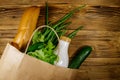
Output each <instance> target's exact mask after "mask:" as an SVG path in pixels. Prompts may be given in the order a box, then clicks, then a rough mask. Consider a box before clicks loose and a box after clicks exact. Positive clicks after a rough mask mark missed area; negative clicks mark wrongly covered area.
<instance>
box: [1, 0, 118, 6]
mask: <svg viewBox="0 0 120 80" xmlns="http://www.w3.org/2000/svg"><path fill="white" fill-rule="evenodd" d="M45 1H46V0H19V1H18V0H11V1H9V0H4V1H3V0H0V6H9V7H10V6H31V5H40V4H43V3H45ZM48 2H49V3H59V4H60V3H69V4H75V3H77V4H88V5H104V6H120V1H119V0H109V1H106V0H97V1H96V0H92V1H90V0H82V1H81V0H72V1H71V0H48Z"/></svg>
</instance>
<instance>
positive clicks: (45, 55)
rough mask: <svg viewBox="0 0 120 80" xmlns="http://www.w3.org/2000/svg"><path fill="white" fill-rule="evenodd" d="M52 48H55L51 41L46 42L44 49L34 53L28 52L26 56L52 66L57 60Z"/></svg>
mask: <svg viewBox="0 0 120 80" xmlns="http://www.w3.org/2000/svg"><path fill="white" fill-rule="evenodd" d="M54 48H55V46H54V45H53V44H52V43H51V41H48V43H47V44H46V46H45V47H43V48H42V49H39V50H35V51H34V52H28V55H30V56H33V57H35V58H37V59H40V60H43V61H45V62H48V63H50V64H54V62H55V61H57V59H58V56H57V55H56V54H55V53H54V50H53V49H54Z"/></svg>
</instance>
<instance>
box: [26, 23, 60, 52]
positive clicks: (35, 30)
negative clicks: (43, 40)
mask: <svg viewBox="0 0 120 80" xmlns="http://www.w3.org/2000/svg"><path fill="white" fill-rule="evenodd" d="M44 27H47V28H49V29H51V30H52V31H53V32H54V33H55V35H56V36H57V39H58V43H59V41H60V38H59V36H58V34H57V32H56V31H55V30H54V29H53V28H52V27H50V26H48V25H42V26H39V27H37V28H36V29H35V30H34V31H33V33H32V35H31V37H30V39H29V41H28V43H27V46H26V49H25V52H24V53H25V54H26V53H27V50H28V47H29V45H30V42H31V40H32V37H33V35H34V34H35V32H36V31H38V30H39V29H41V28H44Z"/></svg>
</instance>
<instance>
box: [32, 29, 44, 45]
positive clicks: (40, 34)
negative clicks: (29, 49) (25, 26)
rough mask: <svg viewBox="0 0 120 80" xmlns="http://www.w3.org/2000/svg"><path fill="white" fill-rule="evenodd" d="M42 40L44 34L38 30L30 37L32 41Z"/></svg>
mask: <svg viewBox="0 0 120 80" xmlns="http://www.w3.org/2000/svg"><path fill="white" fill-rule="evenodd" d="M37 42H44V35H42V33H41V32H40V31H36V32H35V34H34V35H33V38H32V43H33V44H34V43H37Z"/></svg>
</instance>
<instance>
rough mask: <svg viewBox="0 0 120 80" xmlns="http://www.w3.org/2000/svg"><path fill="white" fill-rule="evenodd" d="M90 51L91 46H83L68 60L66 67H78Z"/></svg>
mask: <svg viewBox="0 0 120 80" xmlns="http://www.w3.org/2000/svg"><path fill="white" fill-rule="evenodd" d="M91 51H92V47H91V46H84V47H82V48H81V49H79V50H78V51H77V52H76V55H75V56H74V57H73V59H72V60H71V61H70V64H69V66H68V68H72V69H78V68H79V67H80V65H81V64H82V63H83V61H84V60H85V59H86V58H87V57H88V56H89V54H90V53H91Z"/></svg>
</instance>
